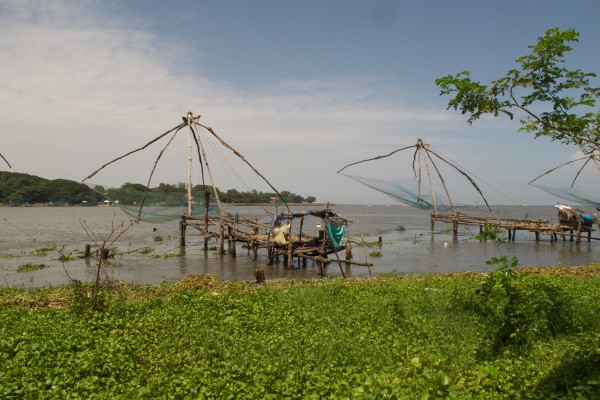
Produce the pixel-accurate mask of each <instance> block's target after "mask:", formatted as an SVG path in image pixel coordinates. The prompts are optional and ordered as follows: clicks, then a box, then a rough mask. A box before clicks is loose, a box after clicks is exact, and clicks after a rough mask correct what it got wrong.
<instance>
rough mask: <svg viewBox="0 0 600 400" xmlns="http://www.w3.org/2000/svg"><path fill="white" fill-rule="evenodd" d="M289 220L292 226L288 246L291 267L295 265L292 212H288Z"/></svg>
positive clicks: (289, 265)
mask: <svg viewBox="0 0 600 400" xmlns="http://www.w3.org/2000/svg"><path fill="white" fill-rule="evenodd" d="M288 221H289V222H288V224H290V228H289V230H288V232H289V235H290V237H289V241H288V248H287V267H288V268H291V267H292V266H293V265H294V258H293V257H294V243H292V242H293V240H292V218H291V215H290V214H288Z"/></svg>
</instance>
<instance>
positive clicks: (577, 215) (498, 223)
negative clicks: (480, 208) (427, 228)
mask: <svg viewBox="0 0 600 400" xmlns="http://www.w3.org/2000/svg"><path fill="white" fill-rule="evenodd" d="M584 213H585V212H583V211H582V210H577V209H571V208H566V209H559V210H558V214H559V215H558V216H559V223H558V224H551V223H550V222H549V221H546V220H543V219H537V220H530V219H513V218H496V217H480V216H470V215H467V214H463V213H460V212H452V213H449V214H439V213H436V212H433V213H431V216H430V221H431V229H432V230H433V228H434V225H435V222H436V221H439V222H443V223H448V224H452V233H453V235H454V236H456V235H457V234H458V227H459V225H466V226H478V227H479V232H483V229H484V228H485V226H487V225H490V224H491V225H492V226H494V227H496V228H500V229H504V230H506V231H507V232H508V240H509V241H513V242H514V241H515V236H516V233H517V231H527V232H533V233H534V234H535V240H536V241H539V240H540V235H548V236H550V241H556V240H558V237H559V236H561V237H562V239H563V241H566V238H567V237H569V238H570V241H573V240H575V241H576V242H577V243H580V242H581V238H582V235H584V234H585V235H586V236H587V240H588V242H589V241H591V240H600V237H594V236H592V232H594V231H595V230H594V229H593V223H594V222H595V223H596V224H600V217H599V216H598V215H596V214H588V213H585V215H588V216H589V217H591V218H592V221H590V219H589V218H588V219H586V218H584V217H583V216H582V214H584Z"/></svg>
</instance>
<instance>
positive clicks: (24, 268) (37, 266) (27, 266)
mask: <svg viewBox="0 0 600 400" xmlns="http://www.w3.org/2000/svg"><path fill="white" fill-rule="evenodd" d="M45 267H47V265H45V264H32V263H27V264H21V265H19V266H18V267H17V272H28V271H37V270H39V269H42V268H45Z"/></svg>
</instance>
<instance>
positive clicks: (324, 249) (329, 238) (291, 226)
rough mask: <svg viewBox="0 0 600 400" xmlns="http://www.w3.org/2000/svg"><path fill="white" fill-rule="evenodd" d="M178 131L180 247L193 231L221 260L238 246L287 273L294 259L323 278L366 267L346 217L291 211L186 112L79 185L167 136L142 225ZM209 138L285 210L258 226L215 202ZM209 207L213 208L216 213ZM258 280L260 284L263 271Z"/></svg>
mask: <svg viewBox="0 0 600 400" xmlns="http://www.w3.org/2000/svg"><path fill="white" fill-rule="evenodd" d="M182 131H187V133H188V164H189V166H188V183H187V205H185V206H182V207H181V208H180V212H179V214H178V218H179V230H180V245H181V246H185V245H186V231H187V228H188V227H190V228H193V229H196V230H198V231H199V232H200V233H201V235H202V236H203V251H205V252H207V251H209V241H210V240H211V239H216V241H217V243H218V253H219V254H221V255H225V254H229V255H230V256H234V257H235V256H236V254H237V246H236V244H237V243H241V244H243V245H244V247H245V248H246V249H248V251H249V252H250V251H252V257H253V259H257V258H258V252H259V250H261V249H262V250H265V251H266V252H267V263H268V264H273V263H276V262H278V260H279V258H280V257H283V259H284V262H285V265H286V266H287V267H290V268H291V267H293V266H294V260H296V265H297V266H305V265H306V263H307V260H312V261H314V262H316V263H317V265H318V266H319V267H320V270H321V273H322V274H324V270H323V268H324V266H326V265H328V264H329V263H330V262H332V261H337V263H338V265H339V267H340V273H341V275H342V276H344V277H345V272H344V269H343V268H342V264H344V265H346V266H348V265H361V266H369V267H370V266H371V264H369V263H368V262H367V261H365V262H357V261H354V260H353V257H352V248H351V241H350V237H349V225H348V223H349V221H348V220H347V219H346V218H345V217H343V216H341V215H339V214H336V213H335V212H334V211H333V210H331V209H330V208H329V204H327V207H326V208H325V209H322V210H308V211H304V212H299V211H292V210H291V209H290V207H289V206H288V204H287V203H286V201H285V199H284V197H283V196H282V195H281V193H280V192H279V191H278V190H277V189H276V188H275V187H274V186H273V185H272V184H271V183H270V182H269V181H268V180H267V179H266V178H265V177H264V176H263V175H262V174H261V173H260V172H259V171H258V170H257V169H256V168H255V167H254V166H253V165H252V164H251V163H250V162H249V161H248V160H247V159H246V158H245V157H244V156H243V155H242V154H241V153H240V152H239V151H238V150H236V149H235V148H233V147H232V146H231V145H229V144H228V143H227V142H226V141H225V140H223V139H222V138H221V137H220V136H219V135H218V134H217V133H216V132H215V131H214V130H213V129H212V128H211V127H208V126H205V125H204V124H202V123H201V122H200V116H199V115H198V116H196V115H193V114H192V113H191V112H189V113H188V114H187V115H186V116H185V117H183V122H182V123H181V124H179V125H178V126H176V127H174V128H173V129H171V130H169V131H167V132H165V133H163V134H162V135H160V136H158V137H157V138H155V139H153V140H152V141H150V142H149V143H147V144H146V145H145V146H143V147H140V148H138V149H136V150H133V151H131V152H129V153H126V154H125V155H123V156H121V157H118V158H116V159H114V160H112V161H110V162H109V163H107V164H104V165H103V166H102V167H100V168H99V169H97V170H96V171H94V172H93V173H92V174H91V175H89V176H88V177H87V178H85V179H84V180H87V179H89V178H91V177H93V176H94V175H95V174H96V173H98V172H99V171H100V170H101V169H103V168H105V167H106V166H108V165H110V164H112V163H113V162H115V161H118V160H120V159H122V158H124V157H126V156H128V155H130V154H132V153H135V152H137V151H140V150H143V149H145V148H146V147H148V146H149V145H151V144H153V143H155V142H157V141H158V140H160V139H162V138H163V137H166V136H168V135H171V137H170V139H169V141H168V143H167V145H166V146H165V147H164V148H163V149H162V151H161V152H160V153H159V155H158V157H157V158H156V161H155V163H154V168H153V169H152V171H151V173H150V177H149V179H148V183H147V185H146V188H145V191H144V193H143V196H142V198H141V199H140V200H139V202H137V204H139V208H138V211H137V215H136V218H135V219H136V220H137V221H140V220H144V217H145V214H144V207H145V203H146V199H147V198H148V190H149V187H150V182H151V180H152V176H153V174H154V172H155V170H156V166H157V164H158V162H159V160H160V158H161V157H162V155H163V153H164V151H165V150H166V149H167V147H168V146H169V144H170V143H171V142H172V140H173V138H174V137H175V135H177V134H178V133H179V132H182ZM208 138H211V140H216V143H218V144H220V145H222V146H223V147H224V148H226V149H228V150H230V151H231V152H233V154H234V155H235V156H236V157H237V158H238V159H239V160H241V161H242V162H243V163H244V164H245V165H246V166H248V167H249V168H250V169H251V170H252V171H253V172H254V173H255V174H256V175H257V176H259V177H260V178H261V179H262V180H263V181H264V182H265V183H266V184H267V185H268V186H269V187H270V188H271V189H272V190H273V191H274V192H275V193H276V195H277V197H278V198H279V204H277V205H276V206H277V207H278V206H279V205H282V206H283V207H284V209H285V210H284V211H282V212H277V211H275V212H268V211H267V210H266V209H265V214H266V216H267V217H268V219H267V221H259V220H258V219H251V218H245V217H243V216H239V215H238V213H237V212H235V213H234V212H233V209H231V208H230V207H229V206H228V205H227V204H226V203H225V204H224V203H223V202H222V201H221V199H220V196H219V191H218V190H217V185H216V182H215V177H214V174H213V169H212V165H211V163H210V162H209V159H208V157H207V155H208V154H207V153H208V152H207V146H208V142H207V141H208ZM194 147H195V151H194ZM194 153H196V155H197V158H198V161H199V164H200V170H201V176H202V188H204V192H203V195H202V197H203V199H202V201H199V199H198V198H197V197H198V195H196V196H194V195H193V191H192V188H193V186H192V169H193V158H194ZM205 172H206V175H207V176H208V179H209V183H210V184H208V185H207V184H205ZM199 203H200V204H202V206H203V210H202V211H200V210H199V209H198V208H199V207H196V209H194V207H192V205H193V204H196V205H197V204H199ZM213 204H214V205H216V209H215V207H214V206H213ZM226 208H228V209H229V211H227V210H226ZM309 217H312V218H317V220H318V221H319V223H318V225H317V226H318V227H320V228H319V229H318V231H317V232H313V231H314V229H313V230H311V229H308V227H307V226H305V223H304V221H305V219H306V218H309ZM294 230H295V231H294ZM341 252H343V253H344V257H343V259H342V258H341V256H340V253H341ZM332 255H334V257H335V259H332V258H331V256H332ZM262 279H264V272H263V275H262ZM259 280H260V279H259V274H258V273H257V281H259Z"/></svg>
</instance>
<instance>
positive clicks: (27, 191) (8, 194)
mask: <svg viewBox="0 0 600 400" xmlns="http://www.w3.org/2000/svg"><path fill="white" fill-rule="evenodd" d="M145 190H146V186H145V185H142V184H140V183H131V182H127V183H125V184H123V185H122V186H121V187H120V188H104V187H103V186H99V185H97V186H95V187H94V188H93V189H92V188H90V187H89V186H87V185H84V184H82V183H79V182H75V181H70V180H67V179H52V180H49V179H45V178H41V177H38V176H35V175H28V174H23V173H19V172H6V171H0V204H13V205H20V204H40V203H46V204H48V203H53V204H58V205H80V204H86V203H87V204H98V203H101V202H103V201H105V200H110V201H116V200H118V201H119V202H120V203H123V204H136V203H137V202H139V201H140V200H141V194H142V193H143V192H144V191H145ZM206 190H208V191H209V193H210V194H211V195H212V194H213V190H212V187H210V186H204V185H196V186H194V187H193V190H192V192H193V196H194V197H196V198H198V197H200V196H203V193H204V191H206ZM217 193H218V195H219V198H220V199H221V201H222V202H225V203H237V204H239V203H251V204H252V203H271V202H273V201H276V202H278V201H279V197H278V196H277V194H276V193H268V192H266V193H265V192H259V191H256V190H252V191H250V192H240V191H238V190H236V189H229V190H227V191H225V192H224V191H221V190H219V189H218V188H217ZM186 194H187V185H186V184H185V183H183V182H179V183H177V184H168V183H160V184H159V185H158V186H156V187H153V188H149V189H148V196H149V197H148V198H152V197H154V198H162V199H165V200H168V199H175V198H177V199H184V198H185V197H186ZM281 196H282V197H283V199H284V200H285V201H286V202H287V203H314V202H315V201H316V198H315V197H313V196H308V197H306V198H305V197H302V196H300V195H297V194H294V193H290V192H288V191H282V192H281Z"/></svg>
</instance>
